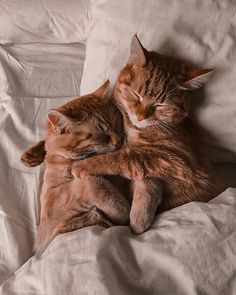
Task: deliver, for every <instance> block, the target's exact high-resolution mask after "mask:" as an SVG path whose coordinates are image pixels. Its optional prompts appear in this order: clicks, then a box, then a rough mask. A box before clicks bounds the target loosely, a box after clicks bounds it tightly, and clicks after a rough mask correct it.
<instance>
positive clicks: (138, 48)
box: [128, 35, 147, 66]
mask: <svg viewBox="0 0 236 295" xmlns="http://www.w3.org/2000/svg"><path fill="white" fill-rule="evenodd" d="M146 52H147V50H146V49H145V48H144V47H143V45H142V44H141V42H140V41H139V39H138V37H137V36H136V35H134V37H133V39H132V42H131V48H130V56H129V60H128V64H130V65H139V66H144V65H145V64H146V55H145V53H146Z"/></svg>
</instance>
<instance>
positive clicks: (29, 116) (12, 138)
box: [0, 43, 85, 282]
mask: <svg viewBox="0 0 236 295" xmlns="http://www.w3.org/2000/svg"><path fill="white" fill-rule="evenodd" d="M84 52H85V48H84V46H83V45H81V44H78V43H77V44H76V43H74V44H68V45H67V44H64V45H58V44H43V43H30V44H15V45H3V44H2V45H0V62H1V64H0V138H1V141H0V282H2V281H4V280H5V279H6V277H7V276H8V275H9V274H10V273H12V272H13V271H15V270H16V269H17V268H18V267H19V266H20V265H22V264H23V263H24V262H25V261H26V260H27V259H28V258H29V257H30V256H31V254H32V246H33V242H34V236H35V230H36V221H37V212H38V206H37V194H38V191H39V190H40V185H39V184H40V183H39V182H40V177H39V173H40V170H39V168H37V167H36V168H27V167H25V166H24V165H23V164H21V162H20V156H21V154H22V152H23V151H24V150H25V149H27V148H28V147H29V146H31V145H32V144H34V143H36V142H37V141H38V140H39V139H42V138H43V130H44V124H45V120H46V116H47V112H48V110H50V109H52V108H53V107H57V106H60V105H62V104H64V103H65V102H66V101H68V100H70V99H72V98H74V97H77V96H79V86H80V79H81V74H82V69H83V60H84Z"/></svg>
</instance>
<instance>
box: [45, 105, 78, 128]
mask: <svg viewBox="0 0 236 295" xmlns="http://www.w3.org/2000/svg"><path fill="white" fill-rule="evenodd" d="M48 121H49V123H50V124H51V126H52V128H53V129H54V131H56V132H57V133H59V134H61V133H69V132H71V130H72V128H73V126H74V122H73V120H72V119H71V118H69V117H67V116H65V115H63V114H62V113H60V112H59V111H57V110H51V111H50V112H49V113H48Z"/></svg>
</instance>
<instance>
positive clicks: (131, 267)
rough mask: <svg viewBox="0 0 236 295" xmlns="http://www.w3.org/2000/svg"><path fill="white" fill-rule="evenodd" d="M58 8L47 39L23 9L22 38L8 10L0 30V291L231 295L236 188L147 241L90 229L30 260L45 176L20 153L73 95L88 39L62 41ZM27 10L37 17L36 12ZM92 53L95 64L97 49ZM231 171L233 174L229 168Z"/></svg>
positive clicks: (187, 208)
mask: <svg viewBox="0 0 236 295" xmlns="http://www.w3.org/2000/svg"><path fill="white" fill-rule="evenodd" d="M22 1H23V0H22ZM22 1H13V0H9V1H3V2H2V3H1V4H3V5H2V6H1V5H0V12H1V13H2V11H3V12H4V11H5V7H6V5H7V7H8V8H10V7H11V5H8V4H9V3H10V4H12V3H13V7H17V5H19V6H20V7H21V5H20V4H19V3H20V2H21V3H23V2H24V3H26V2H25V1H23V2H22ZM45 1H46V0H42V1H32V2H31V4H32V3H34V4H35V5H39V7H41V8H40V9H41V10H40V11H41V12H40V13H39V16H40V17H42V20H43V25H42V26H43V28H44V29H45V28H47V23H46V22H45V21H44V20H45V19H44V17H49V19H50V20H52V19H53V18H51V17H50V13H53V6H50V3H52V2H53V0H50V1H46V2H47V3H49V4H48V5H49V6H50V9H49V8H48V11H49V10H50V13H49V15H48V14H47V9H46V10H44V8H45V7H46V6H45V5H42V3H46V2H45ZM61 2H63V1H62V0H60V3H61ZM65 2H68V1H65ZM89 2H90V1H81V3H89ZM95 2H96V1H94V3H95ZM39 3H40V4H39ZM58 3H59V2H58ZM70 3H72V1H70ZM73 3H80V1H78V2H77V1H73ZM113 3H116V1H114V2H113ZM145 3H146V1H145ZM227 3H229V1H227ZM232 3H233V2H232ZM63 5H64V4H63ZM63 5H62V6H61V11H60V5H58V7H56V10H55V11H56V14H55V15H56V19H58V15H59V19H60V20H61V22H60V23H57V25H58V24H59V25H60V28H61V31H60V30H57V28H58V26H57V25H55V26H51V27H50V26H49V27H48V28H49V29H50V30H49V31H48V32H49V33H48V35H46V36H44V34H43V33H42V32H41V33H40V28H42V27H41V24H42V23H41V22H40V21H39V20H41V19H40V17H39V18H38V19H37V21H39V22H36V24H39V25H38V26H36V27H34V29H35V28H36V31H34V30H33V31H32V28H30V24H31V23H32V22H33V20H34V18H32V16H31V18H30V21H29V23H27V21H28V20H29V19H28V18H27V17H25V16H24V13H25V11H24V9H22V10H19V13H18V14H15V15H14V14H13V15H14V17H16V18H17V17H19V18H18V21H20V20H21V19H23V23H22V25H23V30H20V34H21V36H20V37H19V34H18V33H17V34H14V22H11V14H9V13H8V16H7V17H6V19H8V20H9V22H11V25H12V24H13V25H12V26H11V28H10V29H9V31H8V32H9V33H8V34H5V35H4V34H2V33H1V32H3V31H1V29H2V28H1V29H0V40H1V42H3V43H5V44H0V139H1V140H0V284H1V286H0V294H7V295H10V294H19V295H22V294H48V295H53V294H62V295H65V294H70V295H73V294H75V295H77V294H102V295H105V294H112V295H113V294H114V295H116V294H118V295H123V294H128V295H129V294H135V295H136V294H137V295H138V294H161V295H162V294H171V295H176V294H181V295H184V294H187V295H191V294H212V295H217V294H222V295H225V294H227V295H228V294H229V295H231V294H232V295H233V294H235V292H236V278H235V273H236V266H235V260H236V259H235V248H236V238H235V221H236V210H235V206H236V204H235V201H236V190H235V189H233V188H231V189H228V190H227V191H226V192H224V193H223V194H222V195H220V196H218V197H217V198H216V199H214V200H213V201H212V202H210V203H208V204H200V203H191V204H186V205H184V206H182V207H179V208H176V209H174V210H171V211H169V212H166V213H164V214H163V215H161V216H160V217H157V219H156V222H155V224H154V225H153V227H152V229H151V230H150V231H148V232H146V233H144V234H143V235H140V236H134V235H133V234H132V233H131V232H130V230H129V228H128V227H116V228H111V229H108V230H103V229H102V228H99V227H91V228H87V229H82V230H79V231H75V232H73V233H70V234H65V235H63V236H59V237H57V238H56V240H55V241H53V242H52V244H51V245H50V247H49V248H48V250H47V251H46V252H45V253H44V255H43V256H42V257H38V258H37V257H32V258H30V257H31V255H32V246H33V242H34V237H35V230H36V222H37V212H38V205H37V197H38V192H39V190H40V174H41V170H40V168H27V167H25V166H23V165H22V164H21V163H20V161H19V159H20V155H21V153H22V151H24V150H25V149H26V148H27V147H28V146H30V145H31V144H33V143H34V142H36V141H37V140H39V139H41V138H42V137H43V126H44V122H45V118H46V114H47V111H48V110H49V109H51V108H53V107H56V106H58V105H61V104H63V103H65V102H66V101H68V100H70V99H72V98H74V97H76V96H78V95H79V87H80V80H81V75H82V71H83V62H84V58H85V49H84V46H83V45H81V44H79V43H74V42H80V41H84V38H86V36H87V31H86V30H85V31H84V30H83V32H84V33H83V34H82V35H81V36H82V37H81V36H80V37H79V36H78V40H76V36H77V34H76V32H79V31H80V30H79V28H80V25H78V26H76V28H77V29H76V30H75V31H73V32H72V33H75V34H71V35H70V36H69V37H68V39H66V38H65V37H66V36H67V32H68V30H70V28H69V27H68V24H69V23H70V21H68V19H67V20H66V24H65V26H63V18H61V17H60V16H61V15H63V7H66V6H63ZM49 6H48V7H49ZM2 7H3V8H4V9H3V10H1V9H2ZM68 7H69V6H68ZM83 7H84V6H83ZM28 8H30V9H31V10H30V13H33V11H34V10H33V9H32V6H29V7H28ZM69 8H70V10H69V11H71V9H72V8H71V7H69ZM222 9H223V8H222ZM55 11H54V12H55ZM74 11H75V10H74ZM74 11H73V12H74ZM1 13H0V23H1V20H2V18H1V16H2V14H1ZM27 13H28V12H27ZM35 13H36V14H35V15H36V16H37V12H35ZM85 13H86V15H87V16H88V18H86V24H89V18H90V14H89V12H87V10H86V9H85ZM68 14H70V12H68ZM22 15H23V16H22ZM26 15H27V14H26ZM73 16H75V14H74V13H73ZM9 17H10V18H9ZM78 17H80V16H79V12H78ZM54 18H55V17H54ZM75 19H76V18H73V20H71V24H72V27H73V23H74V22H76V20H75ZM87 21H88V22H87ZM3 23H4V22H3ZM51 24H53V23H51ZM82 25H83V24H82ZM17 28H18V29H19V28H20V27H19V26H18V27H17ZM25 28H26V29H27V30H26V31H25V35H24V33H23V31H24V29H25ZM63 28H64V29H65V30H63ZM51 29H52V30H51ZM54 29H55V30H54ZM85 29H87V27H86V28H85ZM38 30H39V31H38ZM18 32H19V31H18ZM60 32H62V33H60ZM11 33H12V35H11ZM8 37H9V39H8ZM24 37H25V39H24ZM38 37H40V39H37V38H38ZM44 37H45V39H44ZM22 38H23V39H22ZM31 38H33V39H31ZM81 38H82V39H81ZM232 39H233V38H232ZM30 40H31V41H33V43H32V42H30ZM20 41H22V43H21V44H6V42H20ZM36 41H40V42H36ZM25 42H26V43H25ZM45 42H49V43H45ZM68 42H72V43H70V44H65V43H68ZM108 48H109V47H108ZM91 50H92V49H91V48H90V52H91ZM93 53H94V54H95V58H98V57H96V54H97V53H98V51H97V50H96V49H94V51H93ZM116 62H117V61H114V63H116ZM119 62H121V61H120V60H119ZM122 63H123V61H122ZM92 74H95V73H92ZM87 77H88V76H87ZM91 77H93V75H92V76H91ZM84 81H85V80H84ZM90 82H91V83H92V81H91V80H90ZM94 82H95V83H97V82H98V81H94ZM83 86H84V87H85V86H86V85H85V84H84V85H83ZM229 165H230V164H228V166H227V167H226V172H227V169H228V167H229ZM231 168H232V169H231ZM229 170H230V171H231V173H232V175H236V174H235V169H234V168H233V167H231V166H230V169H228V171H229ZM224 174H225V172H224ZM225 175H226V177H227V174H225ZM232 175H231V178H234V177H232ZM29 258H30V259H29ZM28 259H29V260H28ZM27 260H28V261H27ZM26 261H27V262H26ZM24 263H25V264H24ZM23 264H24V265H23ZM22 265H23V266H22Z"/></svg>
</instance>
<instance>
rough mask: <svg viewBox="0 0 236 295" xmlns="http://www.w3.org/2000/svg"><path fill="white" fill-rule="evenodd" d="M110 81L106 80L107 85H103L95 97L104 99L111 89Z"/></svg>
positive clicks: (95, 92)
mask: <svg viewBox="0 0 236 295" xmlns="http://www.w3.org/2000/svg"><path fill="white" fill-rule="evenodd" d="M109 85H110V81H109V80H106V82H105V83H103V84H102V86H100V87H99V88H98V89H97V90H95V91H94V93H93V94H94V95H95V96H97V97H99V98H104V97H105V95H106V93H107V91H108V89H109Z"/></svg>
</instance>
